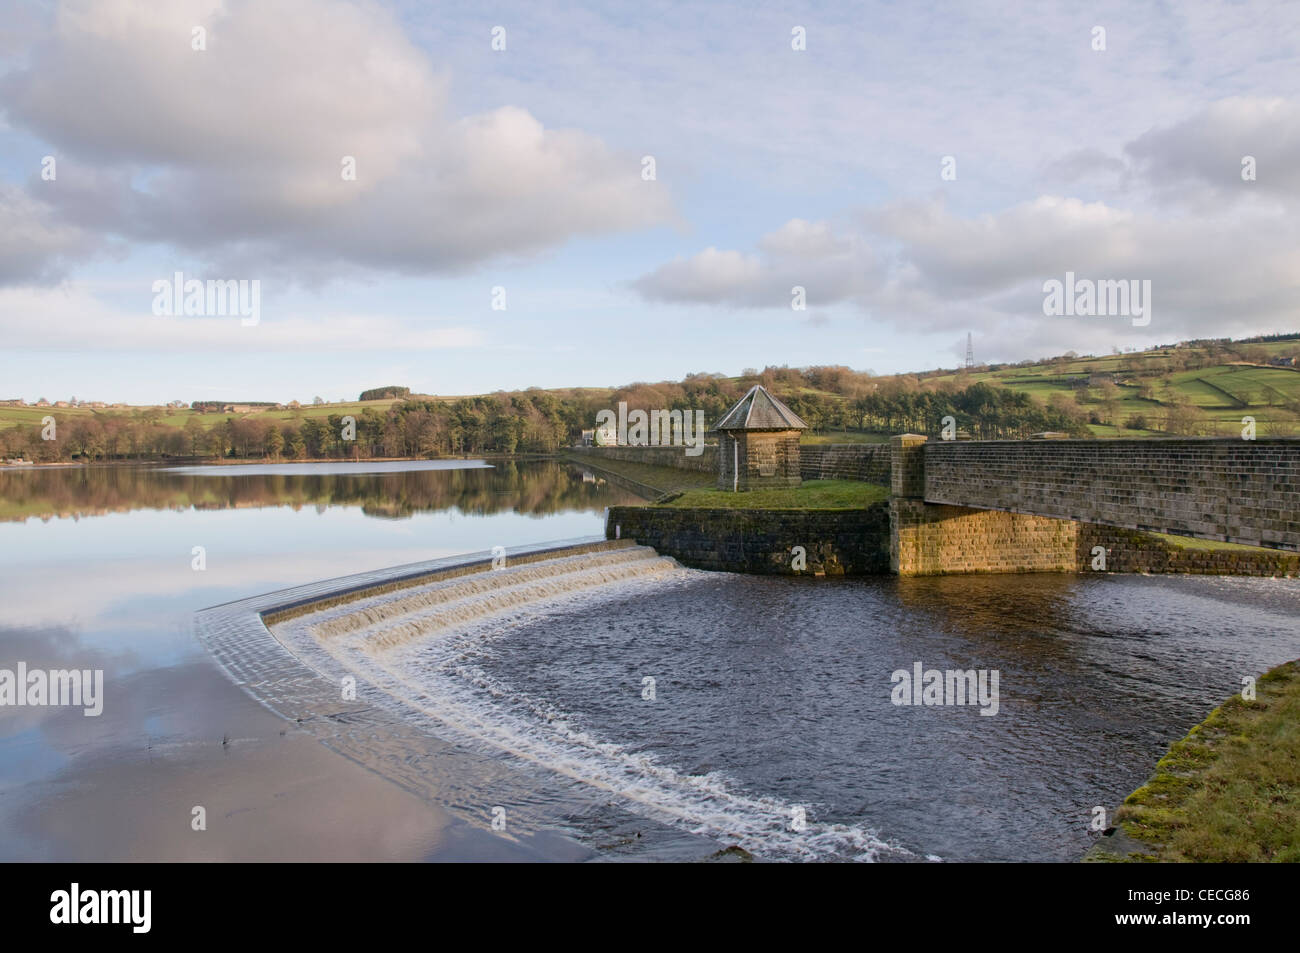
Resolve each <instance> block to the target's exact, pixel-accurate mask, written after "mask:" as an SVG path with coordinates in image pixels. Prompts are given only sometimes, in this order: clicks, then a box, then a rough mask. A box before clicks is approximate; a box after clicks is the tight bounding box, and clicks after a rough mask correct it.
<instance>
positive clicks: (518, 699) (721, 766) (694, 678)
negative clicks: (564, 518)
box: [275, 547, 1300, 860]
mask: <svg viewBox="0 0 1300 953" xmlns="http://www.w3.org/2000/svg"><path fill="white" fill-rule="evenodd" d="M1298 610H1300V585H1297V584H1296V583H1295V582H1294V581H1278V580H1247V579H1213V578H1212V579H1204V578H1193V577H1178V578H1170V577H1164V578H1147V577H1134V576H1105V577H1100V576H1098V577H1076V576H1065V575H1032V576H981V577H943V578H937V579H897V578H892V577H881V578H873V579H861V580H840V581H827V580H817V581H814V580H805V579H791V578H776V577H749V576H737V575H731V574H723V573H704V572H697V571H693V570H686V569H682V568H680V567H678V566H676V564H675V563H673V562H672V561H671V560H665V559H660V558H659V557H657V556H655V555H654V554H653V553H652V552H650V551H648V550H645V549H642V548H639V547H637V548H631V549H624V550H619V551H616V552H612V553H605V554H601V555H599V556H593V555H586V556H581V557H572V558H569V559H565V560H558V559H557V560H551V561H547V562H543V563H536V564H532V565H528V566H520V567H515V568H512V569H509V570H503V571H501V572H494V573H483V574H479V575H475V576H472V577H468V578H465V579H456V580H444V581H442V582H439V583H435V584H431V585H429V586H426V587H422V588H420V589H413V590H410V591H406V592H404V593H402V595H401V596H400V597H392V596H389V597H386V598H385V597H378V598H374V599H370V600H364V601H359V602H355V603H352V604H348V605H344V606H339V607H335V608H332V609H330V610H327V611H324V612H320V613H316V614H313V615H310V616H304V617H301V618H298V619H295V620H292V621H290V622H286V623H283V624H281V625H278V626H276V629H275V631H276V635H277V637H279V638H280V639H281V640H282V641H284V642H285V644H286V645H288V646H290V647H291V648H293V647H294V646H295V644H297V645H298V646H299V647H300V648H301V647H304V646H306V645H307V644H310V645H312V646H314V647H316V648H318V649H323V651H324V652H326V653H328V657H329V658H330V660H331V662H332V664H334V665H337V666H338V667H339V668H338V671H340V672H343V671H345V672H348V673H352V674H354V675H355V676H356V677H357V678H358V680H359V681H362V680H364V681H365V682H366V683H368V684H370V685H373V686H375V688H377V689H378V690H379V692H381V693H382V695H383V696H384V697H385V698H387V699H389V700H391V701H392V702H394V703H395V705H396V706H397V710H400V712H401V713H402V717H405V718H411V719H423V720H432V721H433V722H436V723H437V728H436V731H437V732H438V733H439V734H442V735H445V736H446V737H448V738H450V739H452V740H455V741H457V742H459V743H461V744H463V745H467V746H469V747H471V748H473V749H475V750H477V751H480V752H485V753H489V754H497V755H501V756H504V757H506V758H508V759H510V760H511V761H513V762H516V763H519V764H523V765H527V766H528V767H529V770H533V771H541V772H542V773H544V774H545V775H546V776H548V777H550V778H552V779H562V781H563V783H564V784H565V785H567V787H566V790H567V791H569V792H570V794H572V796H574V797H578V796H580V795H579V794H577V793H574V792H578V791H582V792H586V794H588V795H590V794H592V793H595V794H596V795H597V796H603V797H607V798H609V799H611V800H612V803H615V804H616V805H617V806H619V807H621V808H623V809H626V810H629V811H632V812H634V813H637V814H640V815H642V816H645V817H648V818H652V819H655V820H657V821H660V822H664V823H668V824H671V825H674V826H676V827H678V828H680V829H684V830H689V831H692V832H695V833H699V834H703V835H706V836H709V837H711V838H714V839H715V840H718V841H720V842H724V843H737V844H739V845H740V846H742V847H744V848H745V849H747V850H750V851H752V852H753V853H755V854H756V855H758V856H760V857H764V858H772V859H804V860H808V859H846V858H852V859H860V860H876V859H901V860H908V859H926V858H932V859H934V858H940V857H941V858H944V859H954V860H1072V859H1075V858H1077V857H1078V856H1079V855H1080V854H1081V853H1082V851H1083V850H1085V849H1086V848H1087V846H1088V844H1089V843H1090V838H1091V836H1093V835H1090V834H1089V831H1088V822H1089V821H1090V819H1091V817H1092V810H1093V808H1094V807H1095V806H1098V805H1101V806H1105V807H1107V808H1108V809H1109V808H1113V807H1114V806H1115V805H1117V804H1118V803H1119V802H1120V801H1121V800H1122V799H1123V797H1124V796H1126V795H1127V793H1128V792H1129V791H1131V790H1132V789H1133V788H1134V787H1136V786H1138V785H1139V784H1141V783H1142V782H1143V781H1144V780H1145V779H1146V777H1147V776H1148V775H1149V773H1150V771H1151V769H1152V767H1153V765H1154V763H1155V761H1156V760H1157V759H1158V758H1159V757H1160V755H1161V754H1163V752H1164V750H1165V749H1166V748H1167V747H1168V745H1169V744H1170V743H1171V742H1173V741H1174V740H1176V739H1177V738H1179V737H1181V736H1182V735H1183V734H1184V733H1185V732H1186V731H1187V729H1188V728H1189V727H1190V726H1191V725H1192V724H1194V723H1196V722H1197V721H1199V720H1200V719H1201V718H1203V717H1204V715H1205V714H1206V713H1207V712H1208V710H1209V709H1210V708H1212V707H1214V706H1215V705H1217V704H1218V703H1220V702H1221V701H1222V700H1223V699H1224V698H1225V697H1227V696H1228V695H1230V694H1232V693H1233V692H1235V691H1237V690H1239V689H1240V686H1241V679H1242V677H1243V676H1246V675H1256V674H1258V673H1259V672H1261V671H1263V670H1265V669H1267V668H1269V667H1271V666H1272V665H1275V664H1277V663H1279V662H1282V661H1285V660H1287V659H1290V658H1294V657H1295V656H1296V655H1300V631H1298V630H1297V626H1296V624H1295V619H1296V618H1297V612H1298ZM916 662H920V663H922V664H923V666H924V667H925V668H927V669H929V668H935V669H962V670H969V669H976V670H981V669H983V670H996V671H998V672H999V673H1000V676H1001V677H1000V700H999V709H998V713H997V714H996V715H995V716H992V717H988V716H983V715H981V714H980V713H979V709H978V708H977V707H973V706H967V707H941V706H935V707H926V706H920V707H910V706H898V705H894V704H892V702H891V689H892V686H893V683H892V681H891V674H892V673H893V672H894V671H896V670H900V669H902V670H911V668H912V666H913V664H914V663H916ZM646 678H650V679H653V680H654V685H655V691H654V697H653V699H651V698H649V697H646V695H647V694H648V693H646V692H645V688H646V682H645V681H644V680H645V679H646ZM559 796H560V797H564V796H568V795H559ZM543 800H544V799H543ZM521 809H522V810H525V811H527V810H528V809H529V808H528V806H527V805H523V806H521ZM800 812H802V814H803V816H805V817H806V826H803V828H802V829H798V828H799V827H800V825H799V823H798V819H799V817H800Z"/></svg>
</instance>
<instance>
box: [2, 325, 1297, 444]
mask: <svg viewBox="0 0 1300 953" xmlns="http://www.w3.org/2000/svg"><path fill="white" fill-rule="evenodd" d="M1297 353H1300V341H1297V340H1289V341H1273V342H1262V343H1250V344H1242V345H1236V344H1234V345H1230V346H1227V347H1224V346H1217V347H1216V346H1214V345H1210V346H1194V347H1193V346H1188V347H1183V346H1179V347H1167V348H1161V349H1158V350H1151V351H1143V352H1136V353H1132V354H1111V355H1100V356H1095V357H1078V356H1075V355H1073V354H1068V355H1065V356H1062V357H1056V358H1051V359H1047V360H1044V361H1042V362H1039V363H1036V364H1030V365H1023V366H1003V367H998V368H996V369H990V368H988V367H975V368H972V369H970V370H966V369H962V370H957V371H934V372H920V373H917V374H901V375H893V376H879V377H870V378H867V377H865V375H861V376H862V377H863V380H864V381H865V383H862V384H861V385H860V387H865V388H867V389H868V390H870V389H871V388H876V387H879V388H882V389H886V388H890V387H897V386H905V387H910V388H913V389H920V390H922V391H926V390H932V389H946V388H956V389H964V388H966V387H969V386H970V385H972V384H975V383H979V382H983V383H987V384H989V385H992V386H995V387H1003V388H1007V389H1009V390H1012V391H1016V392H1019V393H1023V394H1028V395H1030V396H1032V397H1033V398H1034V399H1035V400H1036V401H1038V402H1040V403H1042V404H1045V405H1052V404H1053V403H1057V404H1063V405H1065V406H1068V407H1070V408H1071V409H1072V410H1073V411H1078V412H1082V413H1083V414H1084V415H1086V416H1087V418H1088V423H1087V429H1088V430H1089V431H1090V432H1091V433H1092V434H1093V435H1094V436H1097V437H1125V438H1134V437H1153V436H1167V435H1170V434H1188V435H1199V436H1237V435H1239V434H1240V433H1241V429H1242V426H1243V424H1242V418H1243V417H1247V416H1249V417H1253V418H1255V421H1256V432H1257V434H1258V435H1259V436H1262V437H1268V436H1300V368H1294V367H1279V366H1269V365H1268V361H1269V360H1270V359H1271V358H1276V357H1290V356H1293V355H1296V354H1297ZM1247 357H1248V358H1249V360H1246V359H1245V358H1247ZM796 378H797V375H796ZM730 380H731V381H732V382H733V383H734V384H735V385H737V386H738V387H748V386H749V384H750V383H752V382H753V380H754V379H751V378H749V377H735V378H730ZM633 386H639V385H633ZM606 390H608V393H609V394H611V395H613V394H614V393H615V391H614V389H612V388H610V389H605V388H567V389H561V390H560V391H553V392H552V393H569V394H577V393H580V392H587V393H590V394H597V393H604V392H605V391H606ZM778 390H779V391H780V393H781V394H782V395H783V396H784V398H785V399H786V400H790V401H796V402H797V401H798V399H799V398H801V397H812V398H816V399H817V400H819V401H821V402H822V403H823V404H824V405H825V407H826V408H830V411H831V412H828V414H824V415H823V416H822V419H821V423H823V424H826V425H827V426H826V427H825V429H823V430H821V431H820V432H814V431H809V432H806V433H805V434H804V435H803V438H802V441H803V442H804V443H807V444H812V445H818V444H828V443H878V442H881V441H884V440H887V439H888V435H887V434H884V433H875V432H864V431H860V430H854V429H848V430H845V429H842V428H841V427H840V426H839V420H838V417H837V416H836V414H838V411H836V410H835V408H841V407H846V406H848V405H849V402H850V400H851V398H850V397H849V396H846V394H845V393H836V392H833V391H832V390H819V389H817V388H814V387H811V386H808V385H807V384H806V383H797V382H795V381H789V382H787V383H786V384H784V385H782V386H781V387H779V388H778ZM862 392H863V391H862V390H861V389H859V390H858V391H857V393H862ZM884 392H885V391H884V390H882V391H881V393H884ZM462 396H482V395H457V396H445V397H443V396H435V397H428V396H426V395H415V394H413V395H411V398H412V399H432V400H436V401H442V402H450V401H455V400H460V399H461V398H462ZM611 399H612V398H611ZM395 402H396V401H395V400H394V399H392V398H389V399H383V400H369V401H348V402H343V403H327V404H320V405H314V404H304V405H303V406H302V407H300V408H298V409H292V410H291V409H275V408H269V409H265V410H255V411H252V412H250V413H247V414H234V413H225V412H212V413H206V414H203V413H196V412H195V411H193V410H190V409H189V408H183V409H173V408H168V407H109V408H102V409H92V408H89V407H58V408H56V407H11V406H0V429H2V428H7V427H13V426H15V425H24V426H39V424H40V421H41V418H43V417H44V416H46V415H55V416H56V417H57V418H58V419H59V420H61V421H62V420H66V419H68V418H76V417H79V416H90V415H93V414H114V415H124V414H125V415H129V416H133V417H135V416H146V415H148V416H156V417H157V418H158V420H159V422H160V423H162V424H164V425H166V426H170V427H177V428H181V427H184V426H185V424H186V423H187V422H188V420H189V419H190V418H191V417H195V418H196V419H197V420H198V422H199V423H200V424H201V425H202V426H203V427H204V429H209V428H211V427H213V426H215V425H217V424H220V423H224V422H225V420H226V419H227V418H229V417H236V418H239V417H248V418H262V419H266V420H276V421H281V420H282V421H290V420H295V419H309V418H313V417H328V416H330V415H345V414H351V415H354V416H358V415H360V414H361V413H362V412H363V411H365V410H372V411H375V412H378V413H381V414H382V413H384V412H386V411H387V410H388V408H389V407H390V406H391V405H392V404H393V403H395Z"/></svg>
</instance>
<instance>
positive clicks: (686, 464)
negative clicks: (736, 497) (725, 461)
mask: <svg viewBox="0 0 1300 953" xmlns="http://www.w3.org/2000/svg"><path fill="white" fill-rule="evenodd" d="M568 449H569V452H572V453H575V454H577V455H579V456H590V457H593V458H595V459H600V458H602V457H603V458H605V459H607V460H624V461H626V462H628V463H644V464H646V465H648V466H655V467H676V468H677V469H679V470H698V471H700V472H702V473H717V472H718V447H717V445H716V444H712V445H709V444H706V445H705V447H704V449H703V452H701V453H700V455H699V456H695V457H692V456H688V455H687V453H686V451H687V450H689V449H691V448H690V447H570V448H568Z"/></svg>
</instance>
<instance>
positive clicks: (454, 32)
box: [0, 0, 1300, 403]
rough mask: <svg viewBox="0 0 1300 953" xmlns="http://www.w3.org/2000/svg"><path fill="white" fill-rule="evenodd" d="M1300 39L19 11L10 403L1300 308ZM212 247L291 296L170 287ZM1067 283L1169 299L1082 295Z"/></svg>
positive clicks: (495, 378) (214, 0)
mask: <svg viewBox="0 0 1300 953" xmlns="http://www.w3.org/2000/svg"><path fill="white" fill-rule="evenodd" d="M1298 48H1300V4H1294V3H1278V4H1273V3H1215V4H1203V3H1195V2H1179V3H1134V2H1132V0H1125V2H1119V3H1104V2H1102V3H1091V4H1086V5H1081V4H1070V3H1051V2H1035V3H1024V4H1021V5H1020V6H1019V8H1016V7H1015V6H1013V5H1009V4H1007V3H1005V2H993V3H981V2H959V3H951V4H943V3H923V2H905V3H861V2H854V3H825V4H819V3H794V4H767V3H761V2H759V3H755V2H752V0H746V2H743V3H728V2H718V3H709V4H676V3H668V2H654V0H650V2H639V3H635V4H633V3H627V2H621V3H573V4H563V3H546V4H539V3H536V2H527V3H510V2H501V3H494V4H492V5H484V4H481V3H464V4H440V3H427V2H422V3H400V2H387V3H381V2H344V0H224V2H220V0H168V2H167V3H158V2H154V0H87V2H79V0H77V2H74V0H69V2H58V3H55V2H50V3H46V2H27V0H0V399H5V398H13V397H21V398H24V399H27V400H36V399H37V398H39V397H46V398H48V399H50V400H56V399H68V398H69V397H73V396H75V397H78V398H80V399H83V400H85V399H94V400H107V401H127V402H131V403H160V402H163V401H169V400H174V399H175V400H184V401H186V402H189V401H194V400H214V399H221V400H231V401H234V400H271V401H282V402H287V401H289V400H293V399H297V400H301V401H307V400H310V399H312V398H313V397H316V396H320V397H323V398H325V399H327V400H334V399H343V398H346V399H355V398H356V397H357V395H358V393H359V392H360V391H361V390H363V389H366V388H370V387H377V386H381V385H386V384H398V385H404V386H409V387H411V389H412V390H413V391H415V392H418V393H432V394H476V393H484V392H489V391H494V390H500V389H516V388H526V387H531V386H536V387H563V386H613V385H621V384H627V383H631V382H634V381H656V380H665V379H680V378H681V377H683V376H684V375H686V374H688V373H696V372H715V373H724V374H728V375H734V374H738V373H740V372H741V371H742V370H744V369H746V368H762V367H764V366H766V365H769V364H775V365H783V364H784V365H790V366H795V367H798V366H808V365H815V364H845V365H848V366H850V367H852V368H855V369H857V370H870V371H872V372H874V373H879V374H888V373H898V372H903V371H911V370H924V369H929V368H934V367H954V366H957V365H958V364H960V363H961V362H962V361H963V360H964V357H965V350H966V341H967V335H968V334H969V335H970V336H971V339H972V342H973V346H974V351H975V357H976V360H977V361H990V362H992V361H1018V360H1026V359H1033V358H1039V357H1045V356H1049V355H1054V354H1059V353H1063V352H1066V351H1069V350H1074V351H1076V352H1078V353H1080V354H1084V353H1095V354H1101V353H1110V352H1112V351H1113V350H1114V349H1117V348H1118V349H1120V350H1127V349H1130V348H1143V347H1148V346H1151V345H1153V344H1160V343H1172V342H1174V341H1178V340H1182V339H1187V338H1197V337H1243V336H1248V335H1252V334H1259V333H1272V332H1276V331H1295V330H1300V305H1298V304H1297V302H1300V296H1298V294H1297V292H1300V214H1297V212H1300V61H1298V52H1297V51H1298ZM178 272H179V273H180V274H181V276H182V280H183V281H199V282H229V281H234V282H245V283H246V284H245V285H244V288H245V290H246V291H249V292H251V289H253V288H254V287H256V289H257V295H258V297H257V299H256V301H257V308H256V312H255V314H254V313H253V311H252V309H251V301H252V299H251V298H250V299H246V300H247V301H248V302H249V303H250V307H249V308H247V309H245V311H244V312H242V313H229V309H227V313H214V312H217V311H220V310H221V309H219V308H217V307H215V299H214V302H212V303H209V302H207V301H206V299H204V300H203V301H201V302H200V301H198V299H197V298H196V302H197V304H196V306H195V307H193V308H192V309H191V310H192V311H194V312H197V313H179V314H177V313H172V314H168V313H159V312H160V311H163V312H165V311H166V310H167V309H166V308H163V307H162V305H161V304H160V299H166V300H167V301H170V300H172V298H171V296H170V295H169V294H160V293H159V288H161V287H164V286H161V285H158V283H159V282H172V281H174V276H175V275H176V273H178ZM1067 273H1070V274H1073V275H1075V276H1077V278H1078V279H1087V280H1095V281H1126V282H1128V281H1137V282H1150V285H1149V287H1150V289H1151V291H1150V302H1149V315H1148V316H1149V318H1150V320H1149V322H1147V323H1140V322H1139V321H1137V320H1135V319H1133V318H1130V317H1129V316H1127V315H1114V314H1066V315H1054V314H1045V313H1044V312H1045V308H1044V302H1045V297H1046V294H1045V283H1048V282H1051V281H1053V280H1056V281H1061V282H1064V281H1065V280H1066V276H1067ZM254 282H255V283H256V285H254V284H253V283H254ZM795 289H801V290H798V291H796V290H795ZM210 305H213V306H210ZM173 310H174V309H173ZM184 310H185V309H184V308H182V312H184Z"/></svg>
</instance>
